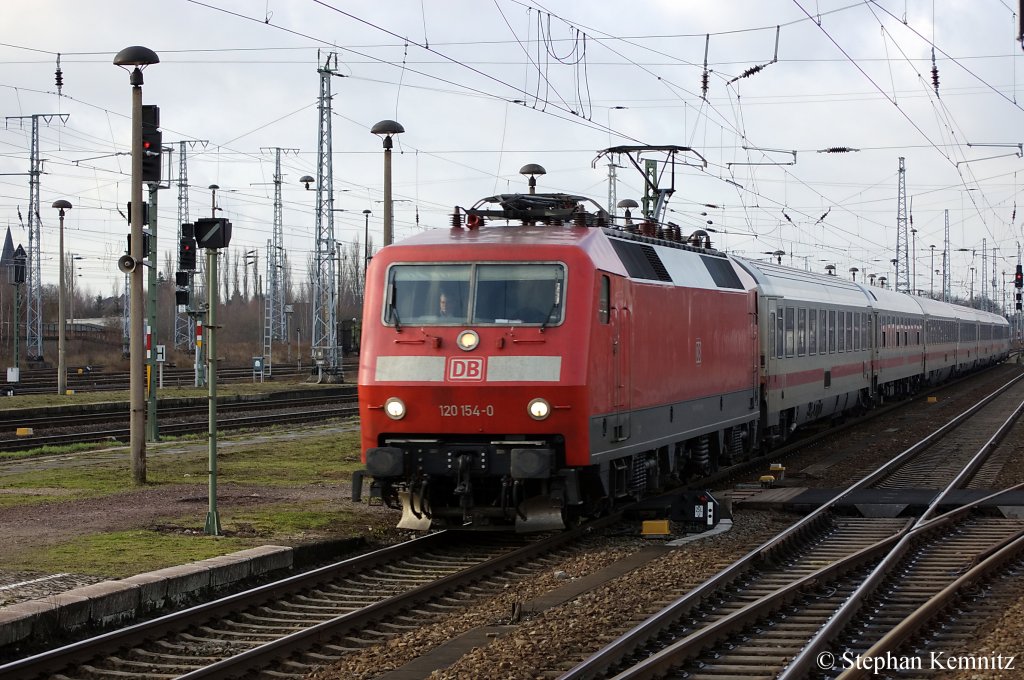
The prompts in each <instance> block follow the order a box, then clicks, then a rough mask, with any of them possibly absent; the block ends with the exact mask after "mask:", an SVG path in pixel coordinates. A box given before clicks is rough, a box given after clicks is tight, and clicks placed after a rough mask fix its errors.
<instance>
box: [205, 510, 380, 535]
mask: <svg viewBox="0 0 1024 680" xmlns="http://www.w3.org/2000/svg"><path fill="white" fill-rule="evenodd" d="M332 505H334V504H331V503H328V502H327V501H318V502H315V503H306V504H303V505H302V506H301V507H296V506H294V505H280V506H277V507H276V508H260V509H259V510H241V509H239V510H236V511H234V512H230V513H226V514H225V515H223V516H222V517H221V526H222V527H223V528H224V530H225V531H228V532H232V531H234V532H237V533H240V534H249V533H251V534H254V535H257V536H261V537H263V538H270V539H273V538H275V537H280V536H282V535H283V536H291V537H295V536H299V537H300V538H301V537H303V536H306V537H308V538H310V539H311V540H312V539H313V538H317V537H321V536H328V535H336V534H338V533H347V532H348V530H350V529H351V528H352V527H353V526H354V525H355V524H357V523H359V522H360V521H361V520H360V516H359V515H358V514H357V513H354V512H350V511H348V510H344V509H340V508H337V507H332Z"/></svg>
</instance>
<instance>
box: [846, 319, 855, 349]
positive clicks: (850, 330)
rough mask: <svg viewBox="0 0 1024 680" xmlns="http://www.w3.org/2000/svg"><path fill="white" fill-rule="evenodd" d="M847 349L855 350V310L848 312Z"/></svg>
mask: <svg viewBox="0 0 1024 680" xmlns="http://www.w3.org/2000/svg"><path fill="white" fill-rule="evenodd" d="M846 351H847V352H852V351H853V312H847V313H846Z"/></svg>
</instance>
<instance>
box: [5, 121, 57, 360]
mask: <svg viewBox="0 0 1024 680" xmlns="http://www.w3.org/2000/svg"><path fill="white" fill-rule="evenodd" d="M68 117H69V114H67V113H34V114H32V115H31V116H7V118H6V120H24V119H26V118H28V119H31V120H32V139H31V142H30V144H31V149H30V152H29V171H28V267H26V271H25V283H26V284H27V288H28V290H27V292H28V295H27V297H28V301H27V304H26V305H25V315H26V319H25V340H26V342H25V352H26V355H27V356H28V358H29V359H31V360H34V361H42V359H43V285H42V257H41V255H40V253H41V250H42V242H41V241H40V240H39V237H40V218H39V176H40V175H42V174H43V161H42V159H41V158H40V157H39V119H40V118H42V119H43V120H44V121H46V122H47V123H49V122H50V120H51V119H53V118H58V119H59V120H60V121H61V122H63V123H67V122H68Z"/></svg>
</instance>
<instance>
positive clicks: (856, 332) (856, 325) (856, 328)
mask: <svg viewBox="0 0 1024 680" xmlns="http://www.w3.org/2000/svg"><path fill="white" fill-rule="evenodd" d="M859 349H860V312H854V313H853V350H854V351H857V350H859Z"/></svg>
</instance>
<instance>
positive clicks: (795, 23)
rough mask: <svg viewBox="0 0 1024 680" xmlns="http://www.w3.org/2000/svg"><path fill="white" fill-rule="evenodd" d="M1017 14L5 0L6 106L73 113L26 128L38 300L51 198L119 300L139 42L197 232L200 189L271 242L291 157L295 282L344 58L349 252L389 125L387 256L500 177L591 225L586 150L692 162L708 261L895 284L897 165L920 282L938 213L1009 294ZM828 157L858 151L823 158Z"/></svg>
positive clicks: (911, 6)
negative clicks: (321, 69)
mask: <svg viewBox="0 0 1024 680" xmlns="http://www.w3.org/2000/svg"><path fill="white" fill-rule="evenodd" d="M1014 21H1015V17H1014V14H1013V8H1012V7H1011V6H1010V5H1009V4H1007V3H1006V2H1002V1H999V0H995V1H991V2H990V1H988V0H986V1H984V2H968V1H966V0H963V1H955V2H947V1H943V0H936V1H935V2H922V1H918V0H899V1H895V0H884V1H880V2H853V1H852V0H847V1H845V2H844V1H842V0H840V1H838V2H833V1H829V0H798V1H796V2H794V1H792V0H789V1H782V0H767V1H765V0H761V1H731V2H718V1H715V2H712V1H710V0H709V1H685V2H684V1H682V0H673V1H669V0H665V1H661V2H655V1H649V2H636V3H630V4H624V3H621V2H609V1H604V0H602V1H600V2H583V1H569V0H563V1H553V2H549V3H543V4H537V3H533V2H522V1H513V0H490V1H483V0H387V1H384V2H380V1H378V2H360V1H348V2H339V1H338V0H334V1H333V2H316V1H313V0H285V1H282V0H263V1H255V0H253V1H246V2H243V1H240V0H209V1H208V2H190V1H187V0H162V1H161V2H149V3H139V2H128V1H121V0H105V1H101V0H42V1H39V2H34V3H16V2H6V3H4V4H3V7H2V8H0V22H2V25H3V26H5V27H6V28H7V30H6V31H4V36H3V38H2V39H0V42H2V43H3V44H2V45H0V64H2V71H0V73H2V75H0V103H2V105H0V109H2V111H3V115H4V116H26V115H31V114H36V113H40V114H43V113H58V112H59V113H67V114H69V115H70V118H69V119H68V122H67V125H58V124H56V121H54V123H53V124H51V125H50V126H44V127H43V128H42V131H41V135H40V137H41V144H40V147H41V151H42V156H43V157H44V158H45V159H47V160H46V164H45V170H46V174H45V175H44V176H43V178H42V189H41V199H42V200H41V204H42V210H41V215H42V220H43V239H42V240H43V281H44V283H52V282H55V280H56V264H57V257H56V238H55V231H56V225H57V219H56V211H54V210H52V209H51V208H50V207H49V206H50V204H51V203H52V202H53V201H54V200H55V199H57V198H67V199H68V200H70V201H71V202H72V203H73V204H74V206H75V208H74V209H73V210H72V211H71V212H70V213H69V216H68V220H67V223H66V224H67V229H68V238H69V244H70V245H69V246H68V248H69V249H70V250H72V251H74V252H77V253H80V254H81V255H83V256H85V257H86V258H87V259H86V260H83V261H82V265H83V273H84V275H85V276H84V280H85V281H86V282H87V285H89V286H90V287H91V288H92V290H93V291H94V292H95V293H101V294H109V293H110V292H112V291H113V290H114V287H115V285H117V284H116V282H117V281H118V278H119V277H118V276H117V270H116V267H115V260H116V258H117V256H118V255H120V254H121V252H123V248H124V245H123V244H124V235H125V234H126V233H127V231H128V229H127V225H126V223H125V222H124V220H123V219H122V218H121V216H120V215H119V214H118V208H119V207H120V208H121V209H122V210H123V209H124V208H123V206H124V203H125V202H126V201H127V200H128V194H129V184H130V181H129V170H130V162H129V160H128V157H127V156H125V155H114V154H124V153H125V152H127V150H128V142H129V140H128V135H129V120H128V114H129V111H130V103H131V92H130V85H129V81H128V73H127V72H126V71H124V70H122V69H119V68H118V67H115V66H113V65H112V63H111V61H112V58H113V56H114V54H115V53H116V52H117V51H119V50H120V49H121V48H123V47H126V46H128V45H133V44H139V45H145V46H147V47H149V48H151V49H153V50H155V51H156V52H157V53H158V54H159V55H160V59H161V63H160V64H157V65H154V66H152V67H150V68H148V69H147V70H146V71H145V86H144V98H145V101H146V102H147V103H151V104H158V105H159V106H160V108H161V122H162V128H163V130H164V143H165V145H168V146H173V147H174V149H175V154H174V156H173V168H174V177H173V178H172V179H176V176H177V161H178V157H177V149H178V144H177V142H178V141H179V140H206V141H207V144H205V145H203V144H198V143H197V144H195V145H190V147H189V150H188V155H189V166H188V179H189V185H190V190H189V206H190V218H191V219H195V218H197V217H202V216H205V215H207V214H209V208H210V193H209V191H208V190H207V189H206V187H207V186H208V185H209V184H211V183H216V184H218V185H220V186H221V188H222V190H221V192H219V194H218V198H219V204H220V206H221V207H222V208H223V210H224V212H223V215H224V216H226V217H228V218H229V219H231V221H232V222H233V224H234V240H233V243H232V245H233V247H237V248H238V249H246V250H249V249H260V250H261V251H262V249H264V248H265V245H266V241H267V239H268V238H269V236H270V228H271V224H272V220H273V210H272V198H273V186H272V184H271V182H272V179H273V177H272V176H273V155H272V152H270V151H268V149H269V148H272V147H283V148H287V149H298V152H290V153H288V154H286V155H285V158H284V166H285V167H284V174H285V178H284V181H285V188H284V201H285V206H284V222H285V232H286V237H285V242H286V246H287V248H288V249H289V255H290V258H291V261H292V263H293V268H294V270H295V274H296V275H297V276H299V275H302V273H303V271H304V265H303V263H304V262H305V257H306V253H308V252H309V251H310V250H312V248H313V192H312V191H310V192H307V191H305V190H304V189H303V188H302V186H301V185H300V184H299V183H298V178H299V177H300V176H301V175H304V174H314V175H315V172H316V150H317V110H316V99H317V95H318V89H319V80H318V75H317V73H316V69H317V65H318V63H323V60H324V59H325V58H326V55H327V54H328V53H330V52H333V51H336V52H337V53H338V61H339V69H338V70H339V72H340V74H342V75H344V76H345V77H336V78H333V79H332V89H333V93H334V95H335V96H334V104H333V106H334V116H333V127H334V135H333V145H334V177H335V191H336V193H335V204H336V206H337V207H338V208H341V209H342V210H344V211H346V212H341V213H338V214H337V216H336V230H337V235H338V238H339V239H341V240H343V241H351V240H354V239H357V238H358V239H361V238H362V232H363V224H364V222H363V219H364V218H363V214H362V211H363V210H364V209H367V208H368V209H370V210H372V211H373V216H372V217H371V221H370V228H371V231H372V232H373V233H375V234H376V236H375V237H374V242H375V244H376V245H379V244H380V241H381V237H380V228H381V215H382V212H383V211H382V208H381V205H380V203H379V201H380V200H381V197H382V196H381V194H382V192H381V187H382V174H383V173H382V166H383V163H382V156H381V143H380V140H379V139H378V138H377V137H374V136H372V135H371V134H370V133H369V129H370V127H371V126H372V125H373V124H374V123H375V122H377V121H378V120H381V119H385V118H392V119H396V120H398V121H400V122H401V123H402V124H403V125H404V126H405V129H406V133H405V134H404V135H402V136H401V137H400V138H398V140H397V142H396V147H395V151H396V153H395V157H394V178H395V183H394V187H395V198H396V205H395V209H396V237H397V238H398V239H400V238H402V237H403V236H404V235H409V234H411V233H414V232H415V231H416V230H417V229H422V228H427V227H444V226H445V225H446V223H447V217H446V215H447V214H448V213H450V212H451V210H452V206H454V205H456V204H458V205H462V206H469V205H471V204H472V203H474V202H475V201H476V200H477V199H479V198H481V197H484V196H487V195H491V194H494V193H502V192H509V191H519V190H525V181H524V179H523V178H522V177H520V176H519V175H518V174H517V171H518V169H519V168H520V167H521V166H522V165H524V164H526V163H540V164H541V165H543V166H545V168H546V169H547V171H548V174H547V175H546V176H545V177H543V178H541V179H540V180H539V190H541V191H545V190H546V191H565V192H572V193H581V194H585V195H588V196H591V197H593V198H594V199H596V200H597V201H598V202H600V203H602V204H603V203H605V201H606V197H607V180H606V172H607V170H606V168H605V166H604V162H603V161H602V162H601V163H599V164H598V166H597V167H596V168H591V161H592V160H593V159H594V157H595V156H596V153H597V151H598V150H599V149H602V148H604V147H607V146H609V145H618V144H637V143H645V144H677V145H688V146H691V147H693V148H694V149H695V150H696V151H698V152H699V153H700V155H701V156H703V157H704V158H705V159H707V161H708V165H707V167H686V168H680V169H679V170H678V171H677V175H676V189H677V191H676V194H675V195H674V196H673V199H672V202H671V203H670V208H672V209H673V210H674V212H672V213H670V214H669V219H670V220H672V221H675V222H677V223H679V224H680V225H681V227H682V230H683V232H684V233H688V232H689V231H692V230H693V229H696V228H699V227H700V226H702V225H703V226H708V225H707V220H711V221H712V224H711V225H710V226H711V227H712V228H713V229H717V230H718V232H717V233H716V234H714V237H715V245H716V246H719V247H724V248H727V249H729V250H731V251H735V252H737V253H740V254H743V255H746V256H751V257H761V256H763V255H762V253H764V252H765V251H773V250H779V249H781V250H784V251H785V252H786V253H787V258H786V261H787V263H792V264H793V266H798V267H804V266H807V267H809V268H811V269H814V270H818V271H821V270H823V268H824V265H825V264H826V263H834V264H836V265H837V268H838V270H839V271H840V273H842V274H843V275H846V276H848V275H849V274H848V271H849V268H850V267H857V268H858V269H860V270H861V271H862V272H865V273H876V274H879V275H888V276H890V277H892V276H893V273H892V265H891V264H890V262H889V260H891V259H892V258H894V257H895V249H896V209H897V202H896V196H897V167H898V159H899V157H901V156H902V157H904V158H905V159H906V168H907V174H906V182H907V194H908V197H909V198H910V200H911V201H912V215H913V220H914V223H913V226H914V228H916V229H917V230H918V233H917V236H916V255H917V259H916V268H917V288H920V289H923V290H925V291H927V290H928V289H929V287H930V285H931V277H930V276H929V272H930V270H931V269H932V260H931V251H930V249H929V245H932V244H934V245H935V246H936V257H935V263H934V266H935V268H938V267H939V264H940V256H939V253H940V252H941V247H942V231H943V225H944V212H943V211H944V210H946V209H948V210H949V211H950V213H949V217H950V225H951V240H952V248H953V249H954V253H953V258H952V266H951V271H952V279H953V289H954V293H957V294H961V295H967V294H968V289H969V286H970V277H971V274H970V267H972V266H973V267H975V269H976V272H975V283H974V286H975V294H979V293H980V291H981V278H982V272H981V265H982V262H981V245H982V239H986V240H987V245H988V248H989V249H991V248H992V247H993V246H995V247H997V248H999V251H998V253H997V259H996V268H997V272H998V278H999V279H1000V282H999V284H998V288H999V290H1000V292H1001V290H1002V282H1001V279H1002V272H1003V271H1007V272H1008V273H1009V272H1012V270H1013V264H1015V263H1016V262H1017V251H1018V247H1019V246H1018V243H1019V242H1020V240H1021V227H1020V224H1021V220H1024V203H1022V206H1021V207H1022V212H1021V215H1020V217H1019V218H1017V217H1016V216H1015V215H1014V211H1015V204H1016V198H1017V193H1018V188H1017V182H1018V179H1017V176H1016V173H1017V171H1018V170H1019V169H1020V168H1021V162H1022V160H1021V158H1020V157H1019V151H1020V147H1019V146H1018V145H1019V144H1020V143H1021V141H1022V139H1021V133H1020V130H1021V122H1022V115H1021V114H1022V109H1021V106H1020V104H1019V103H1017V102H1018V93H1017V89H1018V85H1017V82H1018V80H1020V79H1022V78H1024V68H1022V69H1021V70H1022V73H1021V74H1018V72H1017V71H1018V65H1019V63H1020V58H1021V54H1022V52H1021V47H1020V44H1019V43H1017V42H1015V33H1016V26H1015V24H1014ZM819 22H820V23H819ZM776 27H778V28H776ZM708 35H710V37H706V36H708ZM776 43H777V48H776ZM933 44H934V46H935V58H936V62H935V63H936V66H937V68H938V74H939V91H938V95H937V94H936V91H935V88H934V84H933V79H932V45H933ZM705 49H707V61H708V70H709V77H708V91H707V96H706V99H704V98H702V88H701V81H702V73H703V71H704V61H705ZM318 50H319V56H318ZM57 53H60V54H61V69H62V71H63V79H64V84H63V89H62V94H63V96H62V97H58V96H57V93H56V87H55V85H54V69H55V67H56V59H57ZM757 67H761V68H757ZM748 72H752V73H750V75H748V76H746V77H741V76H743V74H744V73H748ZM27 129H28V128H27V126H26V127H24V128H23V127H21V123H20V121H18V120H8V121H7V123H6V127H5V128H4V129H3V130H2V132H0V172H2V173H19V172H26V171H27V170H28V151H29V135H28V132H27ZM830 147H849V148H851V149H859V151H857V152H850V153H843V154H836V153H821V151H822V150H824V149H828V148H830ZM693 159H695V157H693V158H692V159H691V160H693ZM794 161H795V162H794ZM619 178H620V181H619V185H618V192H617V193H618V198H620V199H621V198H637V199H639V197H640V194H641V188H640V187H641V182H640V177H639V176H638V175H637V173H636V172H635V171H634V170H632V169H630V168H624V169H621V170H619ZM727 180H728V181H727ZM1020 181H1021V182H1022V183H1024V175H1022V176H1021V178H1020ZM177 199H178V190H177V186H176V185H173V184H172V186H171V188H170V189H168V190H166V191H163V192H161V194H160V211H159V215H160V228H161V234H162V235H163V238H162V239H161V248H160V249H161V251H165V250H173V249H174V248H175V247H176V244H175V243H174V242H173V240H172V239H171V238H170V236H173V234H174V232H175V230H176V223H177V210H178V208H177ZM27 203H28V178H27V177H25V176H16V175H5V176H0V219H4V220H5V221H6V222H8V223H9V224H10V225H11V226H12V230H13V232H14V239H15V242H16V243H18V242H21V243H24V244H25V245H26V246H27V241H28V239H27V235H26V234H25V233H24V232H23V230H21V228H20V226H19V225H18V217H17V207H18V206H21V210H22V213H23V214H24V213H25V211H26V207H27ZM707 204H710V205H713V206H716V207H714V208H708V207H705V206H706V205H707ZM705 212H706V213H707V215H702V214H701V213H705ZM825 213H827V216H826V217H825V219H824V220H821V221H819V219H820V218H821V216H822V215H824V214H825ZM786 216H788V219H787V217H786ZM2 224H3V223H2V222H0V225H2ZM960 248H966V249H969V251H975V252H974V253H972V252H961V251H958V250H957V249H960ZM989 255H990V260H989V263H988V269H987V271H986V272H985V273H984V276H985V278H986V279H991V269H992V261H991V252H990V253H989ZM264 258H265V256H263V255H262V254H261V261H262V262H265V259H264ZM163 260H164V256H163V255H161V256H160V262H159V266H160V267H161V268H162V267H163ZM935 285H936V287H938V285H939V283H938V277H936V283H935Z"/></svg>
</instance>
